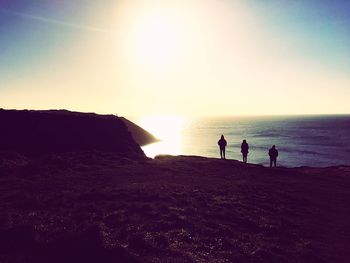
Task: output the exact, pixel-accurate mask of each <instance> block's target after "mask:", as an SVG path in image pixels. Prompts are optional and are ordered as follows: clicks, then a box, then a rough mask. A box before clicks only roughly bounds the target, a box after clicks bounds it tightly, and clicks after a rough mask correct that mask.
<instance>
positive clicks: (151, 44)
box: [131, 13, 184, 68]
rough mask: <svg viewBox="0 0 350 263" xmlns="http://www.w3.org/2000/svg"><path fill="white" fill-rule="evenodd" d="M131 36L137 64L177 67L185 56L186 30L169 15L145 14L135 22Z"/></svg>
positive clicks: (177, 20) (175, 18)
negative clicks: (183, 55)
mask: <svg viewBox="0 0 350 263" xmlns="http://www.w3.org/2000/svg"><path fill="white" fill-rule="evenodd" d="M131 35H132V41H131V42H132V46H133V48H132V52H133V58H134V60H135V61H136V63H137V64H143V65H146V66H151V67H156V68H162V67H167V66H171V65H176V64H177V63H178V61H179V59H180V58H181V56H182V54H183V41H184V28H183V27H182V23H181V21H179V19H177V17H174V16H171V15H169V14H167V15H165V14H161V13H148V14H145V15H144V16H142V17H140V18H139V19H138V20H137V21H136V22H135V24H134V27H133V30H132V31H131Z"/></svg>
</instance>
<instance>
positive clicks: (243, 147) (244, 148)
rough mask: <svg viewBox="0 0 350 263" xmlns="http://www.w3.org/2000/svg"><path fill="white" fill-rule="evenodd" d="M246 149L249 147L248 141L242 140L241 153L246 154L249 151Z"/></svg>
mask: <svg viewBox="0 0 350 263" xmlns="http://www.w3.org/2000/svg"><path fill="white" fill-rule="evenodd" d="M248 149H249V145H248V143H246V142H242V144H241V153H243V154H247V153H248V152H249V151H248Z"/></svg>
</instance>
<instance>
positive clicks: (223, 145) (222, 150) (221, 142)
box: [218, 135, 227, 159]
mask: <svg viewBox="0 0 350 263" xmlns="http://www.w3.org/2000/svg"><path fill="white" fill-rule="evenodd" d="M218 145H219V148H220V157H221V159H226V157H225V148H226V145H227V142H226V140H225V137H224V135H221V138H220V140H219V141H218Z"/></svg>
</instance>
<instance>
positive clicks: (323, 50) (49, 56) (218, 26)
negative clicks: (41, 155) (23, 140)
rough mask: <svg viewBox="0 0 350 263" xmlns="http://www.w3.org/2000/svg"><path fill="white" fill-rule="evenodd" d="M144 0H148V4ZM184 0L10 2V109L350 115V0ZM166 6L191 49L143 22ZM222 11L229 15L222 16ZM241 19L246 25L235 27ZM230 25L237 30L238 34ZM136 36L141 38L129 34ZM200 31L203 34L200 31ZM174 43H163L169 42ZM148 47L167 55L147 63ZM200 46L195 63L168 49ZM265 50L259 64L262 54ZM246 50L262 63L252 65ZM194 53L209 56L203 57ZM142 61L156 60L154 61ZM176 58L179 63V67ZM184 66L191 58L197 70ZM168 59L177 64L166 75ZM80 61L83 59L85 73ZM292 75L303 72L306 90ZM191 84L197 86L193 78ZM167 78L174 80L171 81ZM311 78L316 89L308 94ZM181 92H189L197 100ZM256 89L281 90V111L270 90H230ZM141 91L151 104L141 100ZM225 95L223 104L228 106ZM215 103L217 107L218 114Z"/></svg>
mask: <svg viewBox="0 0 350 263" xmlns="http://www.w3.org/2000/svg"><path fill="white" fill-rule="evenodd" d="M141 2H146V3H148V4H138V3H141ZM163 2H166V1H163ZM169 2H171V1H169ZM173 2H174V3H173V4H172V5H170V4H169V5H166V4H161V7H159V6H158V4H159V3H160V1H129V2H128V1H112V0H103V1H88V0H69V1H68V0H67V1H65V0H36V1H28V0H0V107H5V108H8V107H10V108H70V109H74V110H82V111H86V110H88V111H97V112H111V113H117V112H120V113H121V114H123V115H129V114H130V115H141V114H152V113H154V112H157V111H161V110H164V111H165V112H166V113H174V112H176V109H177V105H180V104H181V105H189V104H192V107H190V106H186V107H185V106H182V107H181V110H180V113H181V114H189V115H190V114H194V115H200V114H201V113H203V114H204V115H207V114H208V115H210V114H216V115H220V114H221V115H223V114H225V115H227V114H229V115H235V114H260V113H262V114H280V113H282V114H300V113H350V106H349V105H350V104H349V103H348V99H345V98H350V86H349V85H350V77H349V76H350V1H346V0H333V1H331V0H322V1H320V0H293V1H292V0H288V1H287V0H284V1H283V0H242V1H221V2H222V3H223V4H221V5H222V6H219V4H217V3H219V2H218V1H210V0H208V1H189V2H191V4H188V6H187V4H181V5H180V4H177V3H176V1H173ZM129 3H132V4H129ZM204 5H207V6H208V7H210V8H208V9H205V8H204V7H203V6H204ZM158 9H159V10H160V12H163V13H164V17H165V18H159V19H158V18H157V20H155V21H157V22H156V23H161V24H162V23H164V25H166V26H167V25H168V26H169V27H170V28H173V29H174V32H175V33H173V34H171V35H169V36H166V37H169V38H172V40H173V42H176V41H179V43H180V42H181V43H184V44H181V43H180V44H181V45H182V46H181V48H182V49H180V48H179V47H177V46H171V47H169V48H168V49H166V50H162V51H161V52H162V53H161V55H159V53H156V52H157V51H159V49H160V48H162V46H157V43H159V39H157V38H158V35H157V34H162V32H163V31H162V30H163V29H162V28H160V27H158V26H157V25H154V24H153V22H149V24H150V26H149V27H148V28H147V27H142V23H143V24H145V23H148V22H147V21H151V20H149V18H148V17H147V16H144V14H146V13H147V12H150V13H149V14H151V15H150V16H153V17H155V16H157V15H159V14H158V13H157V14H156V13H152V12H154V11H149V10H158ZM135 10H138V11H137V12H136V11H135ZM174 10H176V11H174ZM184 10H186V11H184ZM198 10H199V11H198ZM208 10H209V11H208ZM237 10H239V12H238V11H237ZM191 14H193V15H192V16H191ZM242 14H243V15H242ZM236 16H237V17H239V19H238V18H236ZM241 16H242V17H241ZM160 17H162V16H160ZM169 17H170V18H171V19H173V20H170V18H169ZM184 17H186V18H184ZM191 17H192V18H191ZM218 17H222V18H223V20H222V21H220V22H217V21H218ZM141 18H142V19H143V20H142V19H141ZM168 18H169V20H168ZM147 19H148V20H147ZM162 19H163V20H162ZM191 19H193V21H192V20H191ZM138 20H140V22H139V23H140V24H141V25H138V24H137V22H138ZM145 21H146V22H145ZM152 21H153V20H152ZM240 21H241V22H240ZM182 22H183V24H181V23H182ZM235 22H237V25H235V26H232V27H230V25H227V23H228V24H229V23H235ZM135 23H136V24H135ZM226 26H227V28H226ZM211 27H212V28H211ZM135 28H139V29H137V30H139V31H142V32H137V30H136V29H135ZM133 30H136V31H135V32H134V31H133ZM181 30H182V31H181ZM186 30H187V31H186ZM191 30H192V31H191ZM245 31H247V32H248V33H249V36H246V35H245V33H246V32H245ZM177 33H178V34H179V35H181V36H177V35H176V34H177ZM230 33H232V36H235V37H234V38H232V39H231V38H229V37H228V36H227V35H230ZM248 33H247V34H248ZM131 34H135V36H136V37H135V38H132V37H131V38H130V39H129V40H128V41H126V40H125V39H127V38H128V37H130V35H131ZM143 34H146V35H147V36H149V38H154V39H155V40H154V41H153V42H152V41H150V42H149V41H148V40H147V41H148V42H147V45H153V46H156V49H158V50H154V49H152V48H151V49H150V48H149V46H147V45H146V44H145V45H146V46H145V45H144V46H142V43H141V45H140V44H137V43H136V44H135V43H134V42H135V41H136V42H137V41H139V42H143V41H146V39H147V37H146V38H142V35H143ZM194 34H198V35H197V36H196V38H193V35H194ZM113 35H115V36H113ZM139 35H140V36H139ZM174 35H175V36H174ZM189 35H191V36H189ZM242 35H244V36H242ZM240 36H242V39H243V40H242V39H240ZM176 37H178V38H176ZM191 37H192V38H191ZM221 37H222V39H220V38H221ZM213 38H217V39H218V40H213ZM180 40H181V41H180ZM124 41H125V43H124ZM133 41H134V42H133ZM162 41H163V42H162V43H163V46H164V45H168V44H169V43H168V42H166V40H164V39H163V40H162ZM196 41H198V43H199V42H201V43H203V45H202V48H203V49H205V51H198V48H193V47H192V46H191V45H192V44H191V43H196ZM231 41H232V42H231ZM225 43H226V44H225ZM234 43H238V44H240V45H241V46H239V48H240V49H241V50H243V51H242V52H240V51H239V52H237V49H238V47H237V49H236V50H235V49H234V48H232V46H233V45H234ZM123 44H125V45H127V46H128V49H127V50H125V49H124V48H125V47H124V46H123ZM134 44H135V46H134ZM170 44H171V45H173V43H170ZM180 44H179V45H180ZM193 45H195V44H193ZM131 46H133V47H134V48H135V49H134V50H132V49H131ZM242 46H243V47H242ZM196 47H198V45H197V46H196ZM191 48H193V49H191ZM245 48H246V49H245ZM140 49H142V50H144V51H143V52H145V53H148V54H150V55H151V57H152V58H156V59H157V60H156V61H145V60H147V59H150V58H148V57H147V56H146V58H145V54H144V53H140V54H139V56H140V58H135V56H137V55H135V54H138V53H137V52H138V51H139V50H140ZM218 49H222V50H224V51H220V50H219V51H218ZM191 50H195V51H194V52H192V53H195V52H198V54H196V55H195V56H193V58H191V60H190V59H189V60H186V64H181V63H182V62H181V61H180V62H178V61H177V62H174V61H175V58H174V57H172V56H170V55H169V54H168V53H174V54H175V53H176V54H177V53H179V54H178V55H177V56H178V57H181V55H183V56H188V57H189V56H192V55H188V53H186V52H191ZM128 52H129V53H128ZM167 52H168V53H167ZM181 52H182V53H183V54H180V53H181ZM201 52H202V53H201ZM254 52H256V53H254ZM192 53H191V54H192ZM240 53H241V54H240ZM124 54H126V55H125V56H126V58H124V57H123V56H124ZM184 54H187V55H184ZM206 54H207V56H208V57H206V58H205V59H204V58H203V56H206ZM225 54H228V55H227V58H233V60H234V58H235V57H236V58H237V60H236V62H233V63H231V62H229V61H227V60H228V59H227V60H226V58H225V57H226V56H225ZM249 54H257V55H252V56H251V57H250V56H249ZM157 56H159V57H157ZM160 56H162V57H160ZM245 58H246V59H245ZM133 59H135V61H134V60H133ZM142 59H143V60H142ZM176 59H177V58H176ZM255 59H256V61H257V62H255V61H252V60H255ZM173 60H174V61H173ZM245 60H249V61H250V62H251V63H252V64H251V65H250V64H249V65H245V63H248V62H247V61H245ZM184 61H185V60H184ZM189 61H190V62H189ZM193 61H198V63H199V64H198V66H197V65H195V64H193V63H194V62H193ZM133 63H134V64H133ZM142 63H144V64H145V65H146V66H143V68H141V66H140V64H142ZM152 63H153V64H152ZM154 63H155V64H157V66H154V65H155V64H154ZM160 63H163V64H160ZM171 63H174V65H175V63H178V64H177V65H175V66H173V65H172V66H173V68H170V66H169V65H170V64H171ZM183 63H185V62H183ZM206 63H207V65H205V64H206ZM213 64H215V65H214V66H213ZM135 65H136V66H135ZM151 65H152V66H151ZM183 65H191V67H190V66H189V68H186V69H185V66H183ZM241 65H242V66H241ZM266 65H268V67H269V71H267V70H266V68H264V67H265V66H266ZM152 67H154V68H153V71H152V72H150V70H151V69H152ZM166 67H169V70H168V71H167V72H166V73H164V68H166ZM245 67H247V68H245ZM180 68H181V69H180ZM248 68H249V69H248ZM255 68H256V69H255ZM259 68H260V69H261V70H259ZM77 69H81V70H80V73H79V74H78V73H76V72H77V71H76V70H77ZM147 70H148V71H147ZM192 70H193V72H192ZM196 70H197V71H196ZM250 70H251V71H250ZM299 71H300V72H299ZM152 74H154V75H152ZM259 74H261V76H260V75H259ZM78 75H79V76H78ZM82 75H84V76H82ZM155 76H156V77H155ZM230 76H232V77H230ZM275 76H277V77H280V78H281V80H276V79H275ZM158 77H159V78H158ZM179 79H182V80H181V81H180V80H179ZM185 79H186V81H185ZM252 79H253V80H254V81H252ZM283 79H284V80H285V83H284V80H283ZM316 79H317V81H316ZM174 80H175V81H174ZM262 82H264V83H263V84H261V83H262ZM291 82H292V83H293V82H295V86H297V87H298V88H297V89H296V90H294V88H293V86H292V85H291ZM186 83H189V84H188V85H189V86H188V87H184V86H186ZM321 84H324V86H321ZM63 86H65V87H67V89H64V88H62V87H63ZM164 86H169V89H168V90H166V91H165V90H164V89H162V87H163V88H164ZM310 86H312V88H311V90H310V92H309V94H306V93H305V94H304V93H302V90H305V89H307V88H309V87H310ZM68 87H69V92H68ZM199 87H201V89H200V88H199ZM230 87H235V93H230V92H231V91H230ZM174 90H176V91H177V92H180V93H184V94H187V95H186V98H184V97H183V96H179V95H176V94H175V92H174ZM265 90H266V92H264V91H265ZM85 91H86V92H85ZM216 91H217V92H216ZM252 92H253V94H254V92H255V94H257V95H256V96H257V97H259V96H260V95H261V96H262V95H263V94H265V93H272V97H271V96H266V97H264V98H263V99H264V100H265V103H266V104H271V103H277V106H278V110H276V111H275V110H274V109H273V108H268V109H266V110H265V111H264V110H262V109H261V108H259V105H257V104H259V103H258V100H259V98H252V101H253V102H254V103H255V105H256V107H255V108H253V109H249V110H248V109H247V110H245V109H244V104H240V102H239V101H232V99H228V98H229V97H230V96H231V97H233V96H237V94H238V95H239V96H247V95H248V94H252ZM199 93H200V94H201V95H200V96H198V94H199ZM218 93H224V94H226V97H228V98H227V99H226V100H225V99H224V100H223V102H222V103H221V104H220V103H218V104H215V103H214V102H212V101H213V100H215V101H219V100H220V97H219V96H218V98H215V96H216V95H217V94H218ZM318 93H319V94H320V98H319V100H324V99H327V98H328V99H329V100H331V101H332V103H330V104H329V105H327V104H325V103H324V102H320V101H318V99H316V98H315V97H317V96H318ZM79 94H83V95H79ZM167 94H170V97H171V98H168V97H169V96H168V95H167ZM240 94H242V95H240ZM285 94H288V95H287V97H285V96H286V95H285ZM312 94H314V96H315V97H313V95H312ZM138 96H141V97H142V98H137V97H138ZM162 96H163V97H162ZM273 96H275V97H273ZM302 96H304V97H303V98H302V99H301V97H302ZM253 97H254V96H253ZM207 98H210V99H211V101H209V100H208V99H207ZM126 101H127V102H126ZM133 101H134V102H135V103H137V104H138V105H139V106H140V108H143V110H140V109H137V108H136V109H135V108H134V107H130V104H132V102H133ZM276 101H277V102H276ZM193 104H195V105H193ZM219 105H223V107H222V111H220V109H218V108H219V107H221V106H219ZM233 105H237V107H236V108H235V107H234V106H233ZM261 105H263V104H261ZM325 105H326V106H325ZM145 108H147V109H148V110H146V111H145V110H144V109H145ZM206 108H212V109H213V108H214V109H215V110H213V111H212V112H206V111H205V109H206Z"/></svg>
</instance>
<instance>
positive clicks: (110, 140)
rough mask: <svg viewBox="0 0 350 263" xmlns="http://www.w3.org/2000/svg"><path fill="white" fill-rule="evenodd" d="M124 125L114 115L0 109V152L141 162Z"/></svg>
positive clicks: (139, 149)
mask: <svg viewBox="0 0 350 263" xmlns="http://www.w3.org/2000/svg"><path fill="white" fill-rule="evenodd" d="M124 122H125V120H124V121H123V120H121V118H118V117H116V116H113V115H98V114H94V113H79V112H70V111H66V110H50V111H33V110H3V109H0V123H1V129H0V138H1V139H0V150H1V151H14V152H19V153H26V154H44V153H50V152H70V151H91V150H97V151H109V152H114V153H116V154H118V155H121V156H124V157H132V158H144V157H145V155H144V153H143V151H142V150H141V148H140V147H139V145H138V144H137V143H136V142H135V140H134V139H133V137H132V134H131V133H130V132H129V131H128V128H127V126H126V125H125V123H124ZM135 130H137V129H136V128H134V131H135ZM137 131H138V137H140V138H141V137H142V136H143V135H144V136H149V134H146V133H145V132H143V131H142V130H141V128H140V129H139V130H137Z"/></svg>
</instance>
